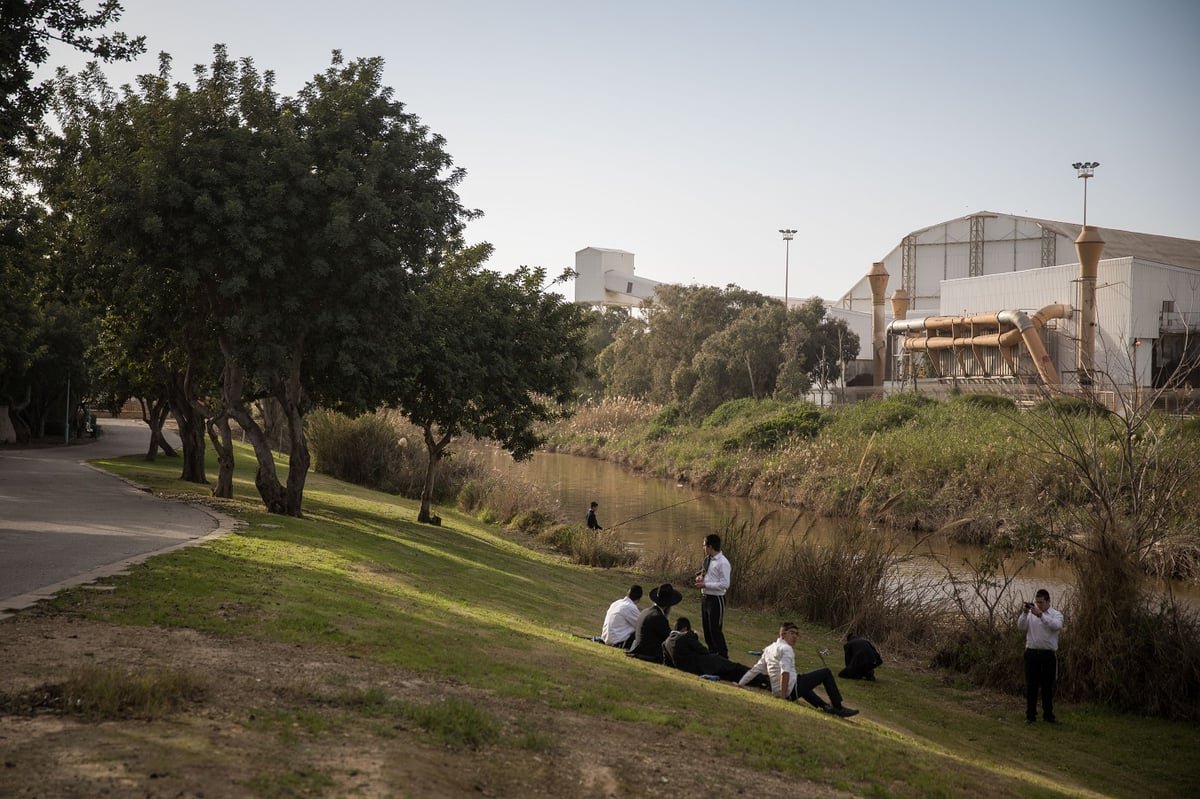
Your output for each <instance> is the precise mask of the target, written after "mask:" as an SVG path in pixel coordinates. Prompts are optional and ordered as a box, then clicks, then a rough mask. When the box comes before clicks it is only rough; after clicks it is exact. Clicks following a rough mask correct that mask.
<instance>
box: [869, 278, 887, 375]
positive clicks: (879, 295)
mask: <svg viewBox="0 0 1200 799" xmlns="http://www.w3.org/2000/svg"><path fill="white" fill-rule="evenodd" d="M867 282H868V283H869V284H871V306H872V311H873V314H872V317H871V345H872V349H873V351H874V356H875V366H874V369H875V375H874V377H875V385H877V386H882V385H883V365H884V361H885V359H886V357H887V330H886V329H885V327H884V324H883V301H884V300H885V299H886V296H885V293H886V292H887V283H888V271H887V270H886V269H884V268H883V261H876V262H875V263H873V264H871V270H870V271H869V272H867Z"/></svg>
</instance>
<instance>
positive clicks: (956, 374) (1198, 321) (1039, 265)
mask: <svg viewBox="0 0 1200 799" xmlns="http://www.w3.org/2000/svg"><path fill="white" fill-rule="evenodd" d="M1082 233H1086V235H1082V236H1081V234H1082ZM1081 254H1082V256H1083V257H1081ZM633 260H634V256H633V253H630V252H626V251H624V250H612V249H603V248H597V247H588V248H585V249H583V250H580V251H578V252H577V253H576V254H575V264H576V272H577V277H576V280H575V300H576V302H581V303H588V304H604V305H624V306H628V307H637V306H639V305H641V303H642V301H643V300H646V299H649V298H651V297H653V295H654V289H655V287H656V286H657V285H659V283H658V281H655V280H650V279H648V278H644V277H639V276H636V275H635V274H634V266H633ZM1081 262H1082V263H1081ZM803 301H804V300H803V299H801V298H793V299H792V303H791V304H798V303H800V302H803ZM826 304H827V307H828V311H829V314H830V315H831V316H833V317H835V318H840V319H844V320H845V321H846V322H847V324H848V325H849V327H850V329H851V330H853V331H854V332H855V333H857V334H858V336H859V340H860V341H861V342H862V349H861V351H860V354H859V360H857V361H856V362H853V363H851V364H847V370H846V378H847V380H851V379H853V381H854V382H855V383H859V384H862V383H866V384H874V385H876V386H879V385H884V384H903V383H907V382H909V381H929V382H934V383H953V384H955V385H963V384H971V383H977V384H978V383H983V384H992V385H1005V384H1017V385H1020V384H1029V383H1036V384H1043V385H1055V386H1060V387H1063V388H1064V389H1069V388H1071V387H1080V386H1093V385H1096V384H1100V383H1103V384H1105V385H1106V386H1108V387H1111V388H1114V389H1125V388H1144V387H1158V386H1161V385H1163V384H1164V382H1165V381H1166V380H1167V379H1168V378H1169V376H1170V375H1172V374H1173V373H1174V372H1175V370H1176V367H1178V366H1179V365H1180V364H1181V363H1183V362H1191V363H1195V362H1196V361H1197V359H1200V241H1192V240H1188V239H1179V238H1172V237H1169V236H1157V235H1152V234H1147V233H1134V232H1130V231H1124V230H1114V229H1109V228H1098V227H1094V226H1081V225H1079V224H1075V223H1069V222H1055V221H1052V220H1047V219H1036V218H1032V217H1025V216H1015V215H1012V214H1001V213H993V212H986V211H985V212H979V213H973V214H968V215H967V216H963V217H960V218H957V219H952V220H949V221H946V222H941V223H939V224H936V225H932V226H930V227H926V228H922V229H920V230H915V231H913V232H911V233H909V234H908V235H906V236H904V237H903V238H902V239H901V240H900V242H899V244H897V246H896V247H895V248H894V249H893V250H892V251H891V252H889V253H887V254H886V255H885V256H884V257H883V259H882V260H881V261H878V262H876V263H875V264H874V265H872V266H871V268H870V270H869V271H868V270H864V274H863V277H862V278H861V279H860V280H858V281H857V282H856V283H855V284H854V285H853V286H852V287H851V288H850V289H849V291H847V292H846V293H845V294H844V295H843V296H842V297H841V298H839V299H837V300H834V301H827V303H826ZM1189 382H1190V384H1191V385H1192V386H1194V387H1200V373H1193V374H1192V375H1191V376H1190V378H1189Z"/></svg>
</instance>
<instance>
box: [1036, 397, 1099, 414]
mask: <svg viewBox="0 0 1200 799" xmlns="http://www.w3.org/2000/svg"><path fill="white" fill-rule="evenodd" d="M1034 410H1035V411H1038V412H1040V413H1047V414H1055V415H1058V416H1090V415H1092V414H1099V415H1104V414H1107V413H1108V409H1107V408H1105V407H1104V406H1103V405H1100V404H1099V403H1097V402H1093V401H1092V400H1088V399H1083V398H1082V397H1050V398H1049V399H1044V400H1042V401H1041V402H1039V403H1038V404H1037V405H1036V406H1035V407H1034Z"/></svg>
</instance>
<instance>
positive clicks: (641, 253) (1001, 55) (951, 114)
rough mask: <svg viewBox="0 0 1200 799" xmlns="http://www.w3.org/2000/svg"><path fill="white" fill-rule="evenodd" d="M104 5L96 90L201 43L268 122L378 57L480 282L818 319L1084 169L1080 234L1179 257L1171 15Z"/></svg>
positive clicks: (1194, 230) (934, 5)
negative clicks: (677, 288) (919, 250)
mask: <svg viewBox="0 0 1200 799" xmlns="http://www.w3.org/2000/svg"><path fill="white" fill-rule="evenodd" d="M85 5H86V6H92V5H94V3H85ZM123 5H124V8H125V14H124V16H123V18H122V20H121V22H120V24H119V25H118V26H116V27H117V28H118V29H120V30H124V31H126V32H128V33H131V34H143V35H145V36H146V39H147V46H148V52H147V54H146V56H144V57H143V58H141V59H140V60H139V61H137V62H135V63H134V64H132V65H130V64H110V65H105V66H104V71H105V73H106V74H107V75H108V76H109V78H110V81H111V82H113V83H115V84H120V83H125V82H128V81H130V80H131V79H132V78H133V76H135V75H136V74H139V73H143V72H153V71H154V70H155V67H156V64H157V53H159V52H167V53H170V54H171V56H172V57H173V61H174V65H175V75H176V77H177V78H178V79H184V80H190V78H191V67H192V65H194V64H200V63H209V62H210V61H211V55H212V47H213V45H214V44H216V43H222V44H225V45H226V46H227V47H228V50H229V54H230V55H231V56H232V57H234V58H244V57H249V58H252V59H253V60H254V62H255V64H256V66H257V67H258V69H259V70H262V71H265V70H272V71H274V72H275V74H276V79H277V84H276V85H277V88H278V90H279V91H280V92H281V93H283V94H287V95H290V94H294V93H295V92H297V91H298V90H299V89H300V88H301V87H302V86H303V85H304V83H305V82H306V81H308V80H309V79H310V78H311V77H312V76H313V75H315V74H317V73H320V72H322V71H323V70H324V69H325V68H326V67H327V66H328V65H329V61H330V53H331V51H333V50H335V49H338V50H341V51H342V53H343V54H344V55H345V56H346V57H347V58H358V57H372V56H381V57H383V58H384V60H385V63H386V68H385V74H384V78H385V83H386V84H387V85H389V86H391V87H392V88H393V89H394V90H395V97H396V99H399V100H401V101H402V102H404V103H405V105H406V107H407V110H408V111H409V112H410V113H413V114H416V115H417V116H418V117H420V118H421V121H422V122H423V123H424V124H425V125H427V126H428V127H429V129H430V130H431V131H432V132H434V133H437V134H440V135H441V136H443V137H444V138H445V139H446V149H447V151H448V152H449V153H450V155H451V156H452V157H453V159H454V162H455V165H456V166H460V167H463V168H464V169H465V170H466V172H467V177H466V179H465V180H464V181H463V183H462V184H460V186H459V194H460V196H461V198H462V200H463V202H464V204H465V205H466V206H467V207H470V208H476V209H479V210H481V211H483V214H484V215H483V216H482V217H481V218H480V219H478V220H476V221H473V222H471V223H470V224H469V226H468V228H467V238H468V240H469V242H471V243H474V242H478V241H488V242H491V243H492V244H493V245H494V246H495V253H494V255H493V257H492V260H491V261H490V262H489V264H488V266H489V267H490V268H492V269H495V270H497V271H501V272H507V271H511V270H512V269H515V268H516V267H518V266H522V265H523V266H531V267H537V266H540V267H543V268H545V269H546V271H547V273H548V274H549V275H551V276H556V275H558V274H559V273H560V272H562V271H563V270H564V269H568V268H571V267H573V266H574V259H575V252H576V251H577V250H580V249H582V248H584V247H608V248H615V249H621V250H627V251H629V252H632V253H634V254H635V269H636V273H637V274H638V275H642V276H645V277H648V278H651V279H654V280H658V281H662V282H668V283H683V284H701V285H713V286H725V285H728V284H736V285H738V286H740V287H742V288H745V289H750V290H753V291H759V292H762V293H764V294H768V295H772V296H782V295H783V293H784V282H785V278H786V280H787V282H788V293H789V295H790V296H792V297H797V296H822V297H825V298H827V299H837V298H838V297H840V296H841V295H842V294H843V293H844V292H845V291H846V290H848V289H849V288H850V287H851V286H852V285H853V284H854V283H855V282H856V281H857V280H858V279H859V278H860V277H861V276H862V275H863V274H864V273H865V272H866V271H867V270H868V269H869V268H870V266H871V263H872V262H874V261H878V260H882V259H883V258H884V256H886V255H887V254H888V253H889V252H890V251H891V250H892V249H893V248H895V247H896V246H897V245H898V244H899V242H900V240H901V239H902V238H903V237H904V236H905V235H906V234H908V233H910V232H912V231H914V230H919V229H921V228H925V227H929V226H932V225H935V224H938V223H940V222H944V221H947V220H950V219H955V218H958V217H961V216H965V215H967V214H970V213H973V212H977V211H985V210H986V211H993V212H998V213H1009V214H1019V215H1027V216H1033V217H1039V218H1044V219H1052V220H1056V221H1063V222H1078V221H1080V219H1081V217H1082V206H1083V184H1084V181H1082V180H1079V179H1078V178H1077V176H1076V172H1075V170H1074V169H1073V168H1072V167H1071V164H1072V163H1073V162H1076V161H1098V162H1099V163H1100V166H1099V167H1098V168H1097V169H1096V171H1095V177H1094V178H1092V179H1091V180H1090V181H1088V184H1089V185H1088V189H1087V191H1088V196H1087V203H1088V208H1087V213H1088V222H1089V224H1093V225H1097V226H1099V227H1101V228H1105V227H1109V228H1117V229H1122V230H1133V231H1138V232H1142V233H1154V234H1158V235H1165V236H1177V237H1181V238H1189V239H1200V199H1197V191H1198V190H1197V187H1196V186H1195V181H1194V179H1193V178H1194V173H1195V172H1196V168H1195V160H1193V159H1195V157H1196V149H1197V146H1198V144H1200V3H1197V2H1196V1H1195V0H1137V1H1136V2H1135V0H1125V1H1124V2H1115V1H1114V0H1009V2H1004V3H995V2H987V3H985V2H972V1H971V0H957V2H949V1H948V0H946V1H943V0H937V1H934V0H909V1H908V2H896V0H858V1H857V2H830V0H793V1H792V2H785V1H784V0H757V1H756V0H740V2H733V1H732V0H731V1H730V2H708V1H706V0H691V2H677V1H676V0H607V1H606V2H582V0H578V1H577V0H422V2H410V0H378V1H372V0H340V2H336V3H331V2H327V1H323V2H315V1H314V0H205V2H203V3H200V2H196V0H124V1H123ZM81 64H82V59H81V58H79V57H77V56H73V55H72V54H70V53H68V52H65V51H62V50H56V51H55V52H54V55H53V64H51V65H49V66H58V65H66V66H68V67H71V68H77V67H78V66H80V65H81ZM781 228H794V229H795V230H796V231H797V233H796V234H795V239H794V240H793V241H792V242H791V244H790V245H786V249H785V244H784V242H783V240H782V236H781V234H780V233H779V230H780V229H781ZM785 272H786V275H785ZM559 290H560V291H563V292H564V293H566V294H567V296H572V291H573V290H572V289H570V288H567V289H565V290H564V289H559Z"/></svg>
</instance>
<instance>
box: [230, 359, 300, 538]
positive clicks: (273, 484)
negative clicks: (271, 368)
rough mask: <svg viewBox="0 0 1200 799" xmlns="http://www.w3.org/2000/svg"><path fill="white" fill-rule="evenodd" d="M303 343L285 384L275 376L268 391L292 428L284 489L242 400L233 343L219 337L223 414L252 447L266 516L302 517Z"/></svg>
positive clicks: (241, 380) (241, 378)
mask: <svg viewBox="0 0 1200 799" xmlns="http://www.w3.org/2000/svg"><path fill="white" fill-rule="evenodd" d="M302 347H303V343H302V342H298V343H297V345H296V350H295V352H293V358H292V363H293V365H292V369H291V371H290V373H289V374H288V376H287V379H286V380H285V379H284V378H283V377H282V376H280V375H276V376H275V377H274V378H273V379H272V381H271V382H272V385H271V387H270V388H271V391H272V393H273V394H274V395H275V397H276V399H278V400H279V401H280V403H282V405H283V407H284V409H285V412H286V413H287V417H288V420H289V422H291V426H292V428H293V432H292V435H291V440H290V442H289V443H290V444H291V445H292V447H293V448H294V450H295V451H294V452H293V453H292V456H291V461H290V463H289V466H288V483H287V486H286V488H285V487H284V486H283V485H282V484H281V483H280V482H279V474H278V472H277V470H276V469H275V458H274V453H273V452H272V450H271V442H270V441H269V440H268V439H267V436H266V433H265V432H264V430H263V428H262V427H261V426H260V425H259V424H258V423H257V422H256V421H255V420H254V417H253V416H252V415H251V414H250V411H249V409H248V408H247V407H246V404H245V399H244V398H243V397H242V386H243V383H244V382H245V378H244V374H243V371H242V368H241V366H239V365H238V363H237V360H236V357H235V355H234V351H233V343H232V342H231V341H229V339H228V337H227V336H221V352H222V354H223V355H224V356H225V368H224V370H223V372H222V379H221V390H222V393H223V396H224V400H225V408H226V412H227V413H228V414H229V416H230V417H231V418H232V419H233V420H234V421H235V422H237V423H238V424H239V425H240V426H241V428H242V430H244V431H245V433H246V436H247V437H248V438H249V439H250V444H251V446H253V447H254V456H255V458H256V459H257V461H258V468H257V469H256V470H255V472H254V486H255V487H256V488H257V489H258V495H259V496H260V497H262V500H263V504H264V505H266V508H267V512H268V513H278V514H280V515H286V516H296V517H299V516H301V515H302V508H303V503H304V482H305V478H306V477H307V476H308V467H309V454H308V442H307V440H306V439H305V437H304V415H303V413H302V411H301V401H302V397H303V389H302V388H301V386H300V361H301V358H300V353H301V352H302V351H303V349H302Z"/></svg>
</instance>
